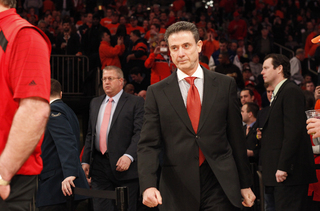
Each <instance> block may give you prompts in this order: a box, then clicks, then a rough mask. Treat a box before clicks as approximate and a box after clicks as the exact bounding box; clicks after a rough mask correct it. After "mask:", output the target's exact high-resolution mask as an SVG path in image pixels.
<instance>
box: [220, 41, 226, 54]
mask: <svg viewBox="0 0 320 211" xmlns="http://www.w3.org/2000/svg"><path fill="white" fill-rule="evenodd" d="M219 48H220V52H221V51H227V43H219Z"/></svg>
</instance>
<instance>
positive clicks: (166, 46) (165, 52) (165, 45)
mask: <svg viewBox="0 0 320 211" xmlns="http://www.w3.org/2000/svg"><path fill="white" fill-rule="evenodd" d="M159 46H160V52H161V53H163V54H167V53H168V45H167V43H166V41H161V42H160V45H159ZM164 48H166V49H167V51H161V50H162V49H164Z"/></svg>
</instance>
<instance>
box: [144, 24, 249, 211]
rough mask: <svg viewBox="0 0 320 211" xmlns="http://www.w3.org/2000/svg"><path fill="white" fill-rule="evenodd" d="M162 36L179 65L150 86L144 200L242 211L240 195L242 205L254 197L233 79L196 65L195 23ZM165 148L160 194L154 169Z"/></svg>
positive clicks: (171, 209) (172, 210) (165, 206)
mask: <svg viewBox="0 0 320 211" xmlns="http://www.w3.org/2000/svg"><path fill="white" fill-rule="evenodd" d="M165 39H166V41H167V43H168V46H169V49H170V54H171V58H172V61H173V62H174V64H175V65H176V66H177V68H178V69H177V71H176V72H174V73H173V74H172V75H171V76H169V77H168V78H166V79H164V80H162V81H160V82H158V83H156V84H154V85H152V86H150V87H149V88H148V91H147V97H146V102H145V116H144V125H143V128H142V131H141V138H140V141H139V144H138V167H139V168H138V169H139V181H140V189H141V192H142V193H143V203H144V204H145V205H147V206H148V207H155V206H157V205H159V204H160V206H159V209H160V210H165V211H176V210H224V211H225V210H226V211H229V210H239V209H240V207H241V195H242V197H243V198H244V201H243V202H242V203H243V205H245V206H252V205H253V203H254V200H255V196H254V194H253V193H252V191H251V189H250V188H249V187H250V185H251V178H250V176H248V175H250V169H249V163H248V159H247V155H246V148H245V137H244V133H243V131H242V123H241V115H240V110H239V104H238V99H237V96H236V93H237V86H236V83H235V81H234V79H233V78H231V77H228V76H224V75H221V74H218V73H215V72H211V71H209V70H207V69H205V68H203V67H201V66H200V65H199V53H200V52H201V48H202V41H201V40H199V33H198V30H197V28H196V26H195V25H194V24H192V23H189V22H185V21H181V22H177V23H175V24H173V25H171V26H170V27H169V28H168V29H167V31H166V34H165ZM189 76H192V77H189ZM191 79H192V80H194V83H192V80H191ZM189 82H190V84H189ZM190 98H191V99H190ZM194 102H196V103H194ZM200 103H201V104H200ZM199 106H200V109H199ZM190 108H191V110H190ZM162 150H163V166H162V172H161V176H160V191H158V189H157V188H156V184H157V178H156V173H157V169H158V165H159V154H160V152H161V151H162ZM162 197H163V200H162ZM161 204H162V205H161Z"/></svg>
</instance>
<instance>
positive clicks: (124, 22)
mask: <svg viewBox="0 0 320 211" xmlns="http://www.w3.org/2000/svg"><path fill="white" fill-rule="evenodd" d="M120 24H123V25H126V24H127V20H126V18H125V17H123V16H122V17H121V18H120Z"/></svg>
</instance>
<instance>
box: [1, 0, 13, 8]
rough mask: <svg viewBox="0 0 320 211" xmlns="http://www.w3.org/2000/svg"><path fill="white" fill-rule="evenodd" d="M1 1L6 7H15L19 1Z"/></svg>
mask: <svg viewBox="0 0 320 211" xmlns="http://www.w3.org/2000/svg"><path fill="white" fill-rule="evenodd" d="M0 3H1V4H3V6H5V7H10V8H15V7H16V4H17V1H16V0H0Z"/></svg>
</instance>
